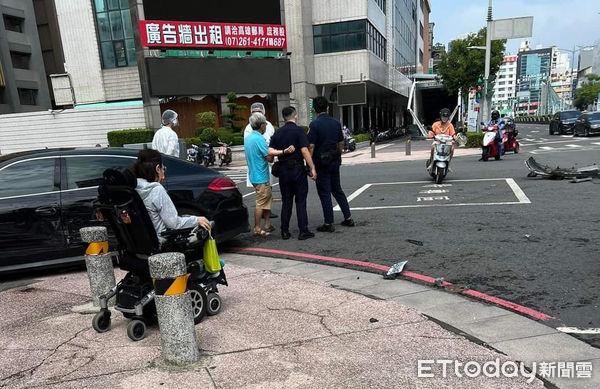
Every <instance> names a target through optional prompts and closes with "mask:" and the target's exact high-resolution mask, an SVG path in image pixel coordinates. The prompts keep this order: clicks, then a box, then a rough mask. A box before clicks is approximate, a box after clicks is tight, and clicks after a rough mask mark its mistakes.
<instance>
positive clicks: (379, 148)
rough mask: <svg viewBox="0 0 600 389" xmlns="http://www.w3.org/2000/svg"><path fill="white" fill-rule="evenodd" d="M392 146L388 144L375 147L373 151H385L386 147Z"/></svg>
mask: <svg viewBox="0 0 600 389" xmlns="http://www.w3.org/2000/svg"><path fill="white" fill-rule="evenodd" d="M393 145H394V144H393V143H388V144H386V145H381V146H378V147H375V150H381V149H385V148H386V147H390V146H393Z"/></svg>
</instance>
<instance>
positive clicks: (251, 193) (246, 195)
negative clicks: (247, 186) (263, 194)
mask: <svg viewBox="0 0 600 389" xmlns="http://www.w3.org/2000/svg"><path fill="white" fill-rule="evenodd" d="M277 185H279V182H278V183H276V184H273V185H271V188H272V187H274V186H277ZM253 194H256V192H250V193H246V194H245V195H243V196H242V197H248V196H252V195H253Z"/></svg>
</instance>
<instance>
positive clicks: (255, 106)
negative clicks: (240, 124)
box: [244, 102, 275, 188]
mask: <svg viewBox="0 0 600 389" xmlns="http://www.w3.org/2000/svg"><path fill="white" fill-rule="evenodd" d="M255 112H260V113H261V114H263V116H264V114H265V106H264V105H263V103H258V102H256V103H252V105H251V106H250V115H252V114H253V113H255ZM252 131H253V130H252V126H251V125H250V123H248V125H247V126H246V128H245V129H244V139H246V137H247V136H248V135H250V134H252ZM274 133H275V127H273V125H272V124H271V123H270V122H269V121H268V120H267V127H266V129H265V132H264V134H263V138H265V141H266V142H267V146H268V145H269V142H270V141H271V137H272V136H273V134H274ZM270 170H271V168H270V166H269V172H270ZM270 177H271V176H270V175H269V180H270ZM269 183H270V181H269ZM246 186H247V187H248V188H251V187H252V183H251V182H250V176H249V175H247V176H246Z"/></svg>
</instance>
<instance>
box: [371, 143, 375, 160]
mask: <svg viewBox="0 0 600 389" xmlns="http://www.w3.org/2000/svg"><path fill="white" fill-rule="evenodd" d="M371 158H375V142H373V141H371Z"/></svg>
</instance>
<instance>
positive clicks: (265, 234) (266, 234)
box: [254, 230, 271, 236]
mask: <svg viewBox="0 0 600 389" xmlns="http://www.w3.org/2000/svg"><path fill="white" fill-rule="evenodd" d="M254 235H258V236H269V235H271V233H270V232H267V231H265V230H260V231H256V230H255V231H254Z"/></svg>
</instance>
